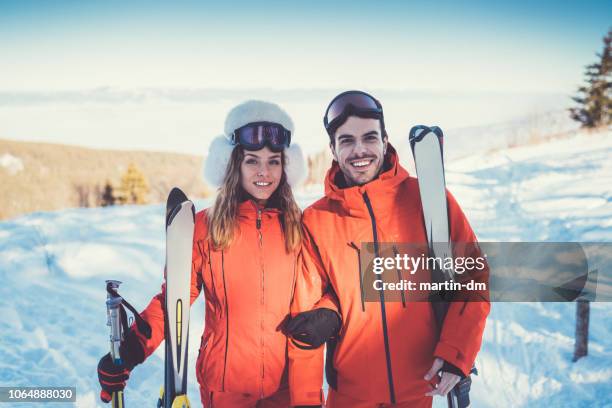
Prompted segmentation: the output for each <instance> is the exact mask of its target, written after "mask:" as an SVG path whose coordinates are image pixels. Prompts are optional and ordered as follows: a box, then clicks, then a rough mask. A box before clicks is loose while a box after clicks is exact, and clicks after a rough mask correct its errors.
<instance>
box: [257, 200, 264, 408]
mask: <svg viewBox="0 0 612 408" xmlns="http://www.w3.org/2000/svg"><path fill="white" fill-rule="evenodd" d="M261 212H262V210H261V208H258V209H257V222H256V224H257V233H258V235H259V255H260V262H261V304H260V306H261V388H260V396H259V397H260V398H263V397H264V358H265V355H264V354H265V353H264V318H263V316H264V312H265V310H264V308H265V305H264V304H265V302H264V267H263V234H262V233H261Z"/></svg>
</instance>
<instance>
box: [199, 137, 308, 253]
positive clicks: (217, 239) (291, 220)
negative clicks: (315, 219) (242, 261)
mask: <svg viewBox="0 0 612 408" xmlns="http://www.w3.org/2000/svg"><path fill="white" fill-rule="evenodd" d="M243 159H244V149H243V147H242V146H240V145H237V146H236V147H235V148H234V150H232V154H231V156H230V160H229V163H228V165H227V171H226V173H225V177H224V179H223V185H221V187H220V188H219V194H218V195H217V198H216V200H215V204H214V206H213V207H212V208H211V209H210V210H209V216H208V217H207V218H208V236H209V238H210V240H211V241H212V243H213V246H214V247H215V249H218V250H223V249H226V248H227V247H228V246H229V245H231V243H232V241H233V239H234V233H235V230H236V225H237V217H238V205H239V204H240V200H241V199H242V198H243V195H244V190H243V189H242V186H241V185H240V165H241V164H242V160H243ZM281 160H282V164H283V175H282V177H281V181H280V184H279V186H278V188H277V189H276V191H275V192H274V193H273V194H272V197H270V198H271V199H272V198H273V197H275V196H276V199H277V200H278V203H279V210H280V211H281V214H280V221H281V227H282V230H283V234H284V237H285V250H286V251H287V252H291V251H293V250H295V249H297V248H298V246H299V245H300V244H301V242H302V227H301V211H300V208H299V207H298V205H297V203H296V202H295V199H294V198H293V192H292V191H291V186H289V183H287V175H286V174H285V171H284V168H285V152H282V154H281Z"/></svg>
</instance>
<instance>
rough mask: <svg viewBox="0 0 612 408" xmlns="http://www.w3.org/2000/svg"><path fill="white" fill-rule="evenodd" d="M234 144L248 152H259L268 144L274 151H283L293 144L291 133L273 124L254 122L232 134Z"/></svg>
mask: <svg viewBox="0 0 612 408" xmlns="http://www.w3.org/2000/svg"><path fill="white" fill-rule="evenodd" d="M232 143H234V144H239V145H241V146H242V147H244V148H245V149H246V150H259V149H263V147H264V146H265V145H266V144H267V145H268V146H269V147H270V149H271V150H273V151H277V152H279V151H281V150H283V149H284V148H285V147H289V145H290V144H291V132H290V131H288V130H287V129H285V128H284V127H282V126H281V125H279V124H278V123H272V122H254V123H249V124H247V125H244V126H242V127H239V128H238V129H236V130H234V133H232Z"/></svg>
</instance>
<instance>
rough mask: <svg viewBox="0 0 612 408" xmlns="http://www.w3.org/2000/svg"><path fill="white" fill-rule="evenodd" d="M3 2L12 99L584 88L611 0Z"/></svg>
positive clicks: (1, 68)
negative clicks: (113, 91)
mask: <svg viewBox="0 0 612 408" xmlns="http://www.w3.org/2000/svg"><path fill="white" fill-rule="evenodd" d="M532 3H536V2H526V1H509V2H505V3H492V2H485V1H473V2H465V3H464V4H459V2H450V1H449V2H432V3H428V4H423V3H415V2H373V1H368V2H360V1H350V2H348V1H341V2H334V3H333V4H327V2H323V1H314V2H308V3H306V2H287V1H268V2H231V3H223V2H221V1H217V2H214V3H208V2H195V1H182V2H172V3H171V2H163V3H162V2H159V3H156V2H141V1H131V2H125V1H121V2H120V1H104V2H83V1H54V2H51V1H49V2H41V1H34V2H32V1H15V2H9V1H0V50H2V53H1V54H2V56H1V57H0V72H2V76H1V77H0V91H7V90H13V91H23V90H66V89H91V88H95V87H100V86H111V87H121V88H142V87H161V88H211V87H214V88H233V89H247V88H274V89H292V88H321V89H329V88H346V87H354V88H368V89H373V88H374V89H388V90H395V89H424V90H445V91H458V92H464V91H500V92H561V93H567V92H572V91H573V90H574V89H575V88H576V86H577V85H578V84H579V83H580V81H581V80H582V72H583V67H584V65H586V64H588V63H590V62H593V60H594V58H595V52H598V51H600V49H601V44H602V41H601V38H602V37H603V35H605V33H606V32H607V30H608V28H609V27H610V24H611V22H612V3H611V2H609V1H608V2H604V1H601V2H578V1H569V2H553V1H541V2H537V4H532Z"/></svg>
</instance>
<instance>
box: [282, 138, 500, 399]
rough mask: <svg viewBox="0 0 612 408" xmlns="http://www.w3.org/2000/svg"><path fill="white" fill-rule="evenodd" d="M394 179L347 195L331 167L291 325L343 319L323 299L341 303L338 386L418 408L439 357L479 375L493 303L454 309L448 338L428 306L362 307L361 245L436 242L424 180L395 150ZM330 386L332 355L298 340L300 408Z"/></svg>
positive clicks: (312, 224) (388, 173)
mask: <svg viewBox="0 0 612 408" xmlns="http://www.w3.org/2000/svg"><path fill="white" fill-rule="evenodd" d="M385 169H386V170H383V172H382V173H381V174H380V176H379V177H378V178H377V179H375V180H373V181H371V182H369V183H367V184H365V185H363V186H354V187H350V188H341V187H340V186H339V184H341V183H342V182H341V178H342V174H341V171H340V168H339V166H338V163H337V162H335V161H334V163H333V164H332V167H331V169H330V170H329V171H328V173H327V176H326V180H325V197H323V198H322V199H320V200H319V201H317V202H316V203H314V204H313V205H311V206H310V207H309V208H307V209H306V210H305V211H304V216H303V224H304V229H305V230H306V235H307V236H306V238H305V243H304V251H303V252H304V256H303V257H302V268H301V271H300V273H299V274H298V278H297V282H296V287H295V294H294V301H293V303H292V315H295V314H297V313H299V312H302V311H306V310H311V309H313V308H317V307H328V308H331V309H335V310H338V309H336V308H335V306H334V304H333V303H330V302H329V299H328V297H327V295H326V296H323V295H324V294H329V293H335V294H336V296H337V301H338V306H339V310H338V311H339V313H340V314H341V317H342V322H343V323H342V329H341V331H340V334H339V336H338V342H337V346H336V347H335V351H333V350H332V351H333V353H329V351H330V348H329V345H328V355H327V363H326V364H327V367H326V373H327V381H328V383H329V384H330V386H332V387H334V389H336V391H338V392H339V393H342V394H345V395H348V396H352V397H354V398H356V399H360V400H366V401H374V402H378V403H391V402H405V401H415V402H417V401H422V400H423V399H424V398H431V397H425V393H426V392H428V391H430V389H431V388H430V385H429V384H428V382H427V381H425V380H424V378H423V377H424V375H425V373H426V372H427V371H428V370H429V369H430V368H431V365H432V363H433V360H434V357H440V358H442V359H444V360H445V361H447V362H449V363H450V364H452V365H454V366H456V367H457V368H459V369H460V370H461V371H462V372H463V373H465V374H467V373H468V372H469V371H470V368H471V367H472V364H473V363H474V360H475V358H476V354H477V353H478V351H479V349H480V344H481V340H482V333H483V330H484V326H485V320H486V316H487V315H488V312H489V308H490V305H489V303H488V302H487V301H471V302H453V303H451V304H450V307H449V309H448V313H447V317H446V319H445V321H444V324H443V327H442V330H441V331H439V330H438V327H437V323H436V320H435V317H434V314H433V309H432V305H431V303H429V302H407V303H400V302H385V301H380V302H379V301H376V302H374V301H372V302H370V301H366V302H364V301H363V298H362V295H361V294H362V287H361V286H362V285H363V281H362V277H360V273H361V272H360V270H359V263H360V259H359V252H358V249H359V248H360V245H361V243H362V242H374V241H378V242H380V243H385V242H396V243H426V242H427V240H426V233H425V228H424V225H423V213H422V209H421V202H420V196H419V189H418V183H417V180H416V179H415V178H413V177H409V175H408V172H407V171H406V170H405V169H404V168H403V167H401V166H400V165H399V163H398V157H397V153H396V152H395V150H394V149H393V148H392V147H391V146H390V145H389V152H388V153H387V157H386V162H385ZM447 197H448V212H449V219H450V221H449V222H450V232H451V240H452V241H453V242H476V237H475V235H474V233H473V231H472V229H471V228H470V225H469V224H468V221H467V219H466V217H465V216H464V214H463V213H462V211H461V209H460V208H459V205H458V204H457V202H456V201H455V199H454V198H453V197H452V195H450V194H447ZM455 256H457V254H455ZM485 275H488V270H487V271H486V272H485V274H484V275H483V276H481V278H483V279H486V276H485ZM462 295H463V296H468V297H470V296H473V294H471V293H463V294H462ZM322 296H323V298H322ZM408 296H409V295H408ZM472 300H473V299H472ZM322 381H323V346H321V347H320V348H319V349H316V350H306V349H302V348H300V347H297V346H296V343H295V342H294V341H293V340H291V341H290V342H289V385H290V393H291V402H292V404H293V405H310V404H320V403H321V397H320V392H319V390H320V389H321V385H322Z"/></svg>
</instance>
